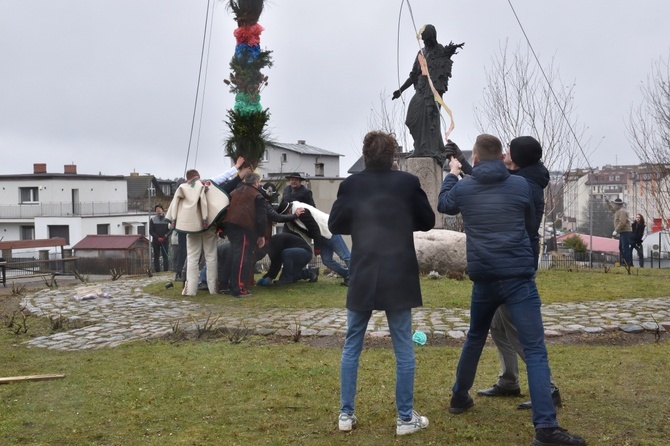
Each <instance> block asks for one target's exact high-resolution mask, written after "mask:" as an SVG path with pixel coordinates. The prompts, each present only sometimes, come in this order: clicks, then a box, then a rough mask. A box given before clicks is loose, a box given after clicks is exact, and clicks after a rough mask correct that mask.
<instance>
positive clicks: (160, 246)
mask: <svg viewBox="0 0 670 446" xmlns="http://www.w3.org/2000/svg"><path fill="white" fill-rule="evenodd" d="M168 242H169V240H168V238H167V237H166V238H165V239H164V241H163V243H159V242H158V241H156V242H155V243H151V246H152V247H153V250H154V272H157V273H158V272H160V270H161V262H160V258H161V256H163V271H168V270H169V269H170V262H169V260H168V247H169V245H168Z"/></svg>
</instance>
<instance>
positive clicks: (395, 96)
mask: <svg viewBox="0 0 670 446" xmlns="http://www.w3.org/2000/svg"><path fill="white" fill-rule="evenodd" d="M401 94H402V92H401V91H400V90H396V91H394V92H393V96H391V100H394V99H398V98H399V97H400V95H401Z"/></svg>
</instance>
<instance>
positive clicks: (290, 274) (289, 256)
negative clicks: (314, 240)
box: [279, 248, 312, 283]
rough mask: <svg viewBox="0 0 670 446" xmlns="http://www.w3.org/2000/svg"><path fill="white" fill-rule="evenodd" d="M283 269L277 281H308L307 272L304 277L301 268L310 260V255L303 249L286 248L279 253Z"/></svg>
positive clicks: (309, 252)
mask: <svg viewBox="0 0 670 446" xmlns="http://www.w3.org/2000/svg"><path fill="white" fill-rule="evenodd" d="M281 260H282V265H283V269H282V272H281V275H280V276H279V281H280V282H284V283H293V282H296V281H298V280H300V279H308V278H309V272H307V275H306V276H305V273H303V268H304V267H305V266H307V264H308V263H309V261H310V260H312V253H311V251H308V250H306V249H303V248H288V249H284V250H283V251H282V252H281Z"/></svg>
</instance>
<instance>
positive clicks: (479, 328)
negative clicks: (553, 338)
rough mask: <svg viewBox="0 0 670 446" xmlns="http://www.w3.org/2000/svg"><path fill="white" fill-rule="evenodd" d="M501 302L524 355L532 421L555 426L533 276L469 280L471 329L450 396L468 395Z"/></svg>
mask: <svg viewBox="0 0 670 446" xmlns="http://www.w3.org/2000/svg"><path fill="white" fill-rule="evenodd" d="M501 304H506V305H507V309H508V311H509V314H510V317H511V319H512V323H513V324H514V326H516V328H517V331H518V333H519V342H521V345H522V346H523V351H524V354H525V356H526V371H527V373H528V387H529V388H530V399H531V401H532V402H533V424H534V425H535V427H536V428H549V427H556V426H558V422H557V421H556V409H555V408H554V404H553V402H552V401H551V382H550V372H549V360H548V358H547V347H546V346H545V344H544V327H543V325H542V314H541V313H540V306H541V302H540V295H539V293H538V292H537V287H536V286H535V280H534V279H532V278H527V279H508V280H499V281H495V282H474V283H473V284H472V301H471V304H470V331H468V336H467V338H466V339H465V344H464V345H463V350H462V352H461V358H460V360H459V361H458V368H457V369H456V383H455V384H454V387H453V389H452V390H453V398H454V399H455V400H457V401H464V400H466V399H467V398H468V392H469V390H470V389H471V388H472V385H473V382H474V379H475V374H476V373H477V365H478V363H479V357H480V356H481V354H482V349H483V348H484V343H485V342H486V337H487V335H488V332H489V327H490V325H491V320H492V319H493V315H494V314H495V312H496V309H497V308H498V307H499V306H500V305H501Z"/></svg>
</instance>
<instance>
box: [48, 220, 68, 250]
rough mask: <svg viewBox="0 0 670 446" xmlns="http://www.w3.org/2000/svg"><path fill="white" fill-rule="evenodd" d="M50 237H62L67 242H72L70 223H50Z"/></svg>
mask: <svg viewBox="0 0 670 446" xmlns="http://www.w3.org/2000/svg"><path fill="white" fill-rule="evenodd" d="M47 229H48V230H49V238H56V237H61V238H64V239H65V244H66V245H69V244H70V227H69V226H68V225H48V226H47Z"/></svg>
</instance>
